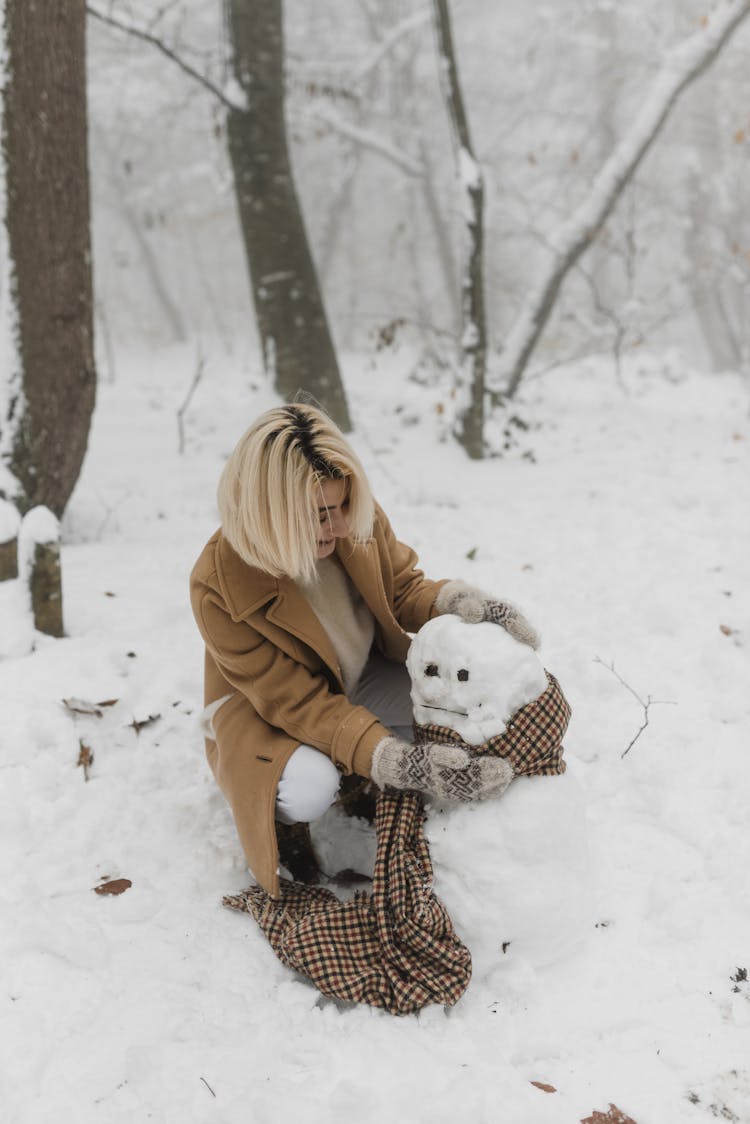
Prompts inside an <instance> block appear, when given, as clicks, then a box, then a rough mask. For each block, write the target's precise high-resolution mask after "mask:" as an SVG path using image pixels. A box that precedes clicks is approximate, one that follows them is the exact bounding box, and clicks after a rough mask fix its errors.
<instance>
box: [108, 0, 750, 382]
mask: <svg viewBox="0 0 750 1124" xmlns="http://www.w3.org/2000/svg"><path fill="white" fill-rule="evenodd" d="M106 10H109V11H111V12H113V13H116V14H117V15H118V16H120V17H122V18H123V20H124V21H125V22H131V23H133V24H135V25H136V26H138V27H146V26H147V27H149V28H150V29H151V30H152V31H153V33H154V34H156V35H158V36H159V37H160V38H161V39H163V41H164V42H165V43H166V44H168V45H169V46H171V47H172V48H174V50H175V51H176V52H177V53H178V54H180V55H181V57H184V58H186V59H187V60H188V61H189V62H190V63H191V64H192V65H193V66H195V67H196V68H197V69H198V70H200V71H201V72H202V73H205V74H206V75H207V76H208V77H210V79H211V80H212V81H213V82H215V83H216V84H217V85H218V86H219V87H221V86H222V85H223V84H224V82H226V81H227V80H228V77H229V74H228V70H227V62H226V50H225V47H224V46H223V41H222V25H221V7H220V5H218V4H216V5H205V4H189V3H179V4H166V5H162V6H161V8H160V9H159V13H157V14H156V15H155V14H154V6H153V5H150V4H141V5H140V6H139V5H138V4H137V3H134V2H130V3H120V4H111V5H110V6H109V9H106ZM705 14H706V8H705V5H701V4H700V3H680V4H672V3H665V4H659V5H658V6H656V7H654V6H653V5H648V4H643V3H634V2H626V3H621V4H617V5H615V4H610V3H596V2H570V3H569V2H567V0H555V2H554V3H552V4H550V3H535V4H532V5H524V6H519V5H517V4H514V3H505V2H502V0H501V2H493V3H484V4H481V3H459V4H457V5H455V7H454V9H453V25H454V35H455V39H456V47H457V52H458V56H459V65H460V74H461V80H462V84H463V87H464V96H465V101H466V105H467V112H468V114H469V119H470V126H471V130H472V135H473V140H474V147H475V150H476V156H477V158H478V160H479V162H480V163H481V165H482V166H483V168H484V171H485V175H486V179H487V189H486V208H487V212H486V238H487V250H486V284H487V304H488V308H489V314H490V321H491V339H492V341H493V343H494V346H495V348H498V347H499V346H500V345H501V343H502V340H503V337H504V334H505V333H506V332H507V331H508V329H509V327H510V326H511V325H512V323H513V321H514V318H515V316H516V315H517V313H518V309H519V305H520V302H521V300H522V298H523V295H524V293H525V291H526V289H527V287H528V286H529V284H530V282H531V279H532V278H533V276H534V271H535V269H536V268H537V266H538V263H539V262H540V260H541V259H542V256H543V254H544V248H545V240H546V239H547V238H548V237H549V236H550V234H551V232H552V231H553V230H554V229H555V228H556V226H558V225H559V224H560V222H561V220H562V219H563V218H564V217H565V216H566V215H567V214H568V213H569V212H570V211H571V209H573V208H574V207H575V206H577V205H578V203H579V202H580V201H581V200H582V198H583V196H584V194H585V191H586V189H587V187H588V185H589V184H590V182H591V180H592V178H593V176H594V174H595V173H596V172H597V170H598V169H599V168H600V167H601V165H602V164H603V162H604V161H605V159H606V158H607V156H609V155H610V153H611V151H612V150H613V147H614V146H615V145H616V143H617V141H618V139H619V138H620V137H621V136H622V134H623V133H624V131H625V129H626V127H627V125H628V124H629V123H630V122H631V121H632V119H633V116H634V114H635V112H636V111H637V109H638V108H639V104H640V102H641V100H642V98H643V95H644V90H645V89H647V88H648V85H649V82H650V80H651V79H652V78H653V76H654V74H655V72H656V71H657V69H658V67H659V65H660V62H661V59H662V57H663V55H664V53H665V51H666V49H667V48H668V46H669V45H671V44H673V43H674V42H676V41H678V40H679V39H681V38H683V37H685V36H686V35H688V34H689V33H690V32H691V31H694V30H695V29H696V27H698V26H699V25H700V20H701V18H702V17H703V16H705ZM285 29H286V36H287V60H288V70H287V117H288V123H289V136H290V139H291V145H292V155H293V162H294V170H295V175H296V178H297V184H298V190H299V194H300V198H301V200H302V204H303V209H304V214H305V219H306V222H307V226H308V232H309V236H310V239H311V242H312V246H313V250H314V256H315V260H316V263H317V265H318V270H319V274H320V278H321V284H322V287H323V290H324V295H325V300H326V305H327V309H328V312H329V316H330V319H331V323H332V328H333V332H334V336H335V339H336V342H337V343H338V345H339V347H340V348H343V349H360V348H365V349H368V348H369V349H372V348H373V346H377V344H378V343H381V344H382V343H384V342H386V341H388V340H390V339H391V338H392V336H393V335H394V332H395V333H396V334H399V335H405V336H406V337H407V338H409V339H410V340H414V339H416V340H417V341H418V345H419V346H420V347H423V348H424V349H425V350H427V351H428V352H431V353H434V352H437V354H438V355H439V356H443V355H444V353H445V351H446V349H447V348H448V340H449V338H450V336H451V335H453V336H454V337H455V336H457V335H458V334H459V332H460V304H459V299H460V276H459V269H460V254H461V248H460V242H459V240H460V236H461V221H460V215H459V214H458V204H459V200H458V192H457V187H456V176H455V171H454V160H453V155H452V147H451V135H450V129H449V122H448V121H447V118H446V112H445V107H444V103H443V99H442V96H441V93H440V87H439V81H438V74H437V53H436V48H435V36H434V32H433V28H432V26H431V17H430V11H429V9H428V8H427V7H425V6H424V5H420V4H408V3H402V2H390V0H384V2H383V3H377V4H375V3H366V2H363V3H349V4H342V3H340V2H339V3H335V2H333V3H316V4H315V5H309V4H304V3H295V2H294V0H292V2H289V3H287V4H286V5H285ZM747 45H748V29H747V27H743V28H740V29H739V30H738V32H737V33H736V37H735V40H734V41H733V42H732V44H731V46H729V47H728V49H727V50H726V51H725V53H724V56H723V57H722V58H721V59H720V60H719V61H718V62H717V64H716V65H715V66H713V67H712V68H711V69H710V70H709V72H708V73H707V74H706V75H705V76H703V77H701V78H700V80H699V81H698V82H697V83H696V84H695V85H694V87H693V88H692V89H690V90H688V91H687V92H686V93H685V95H684V98H683V100H682V102H681V103H680V105H679V106H678V108H677V109H676V110H675V112H674V114H673V116H672V118H671V120H670V121H669V122H668V123H667V126H666V129H665V131H664V133H663V135H662V136H661V137H660V138H659V140H658V142H657V143H656V145H655V147H654V149H653V151H652V152H651V153H650V154H649V155H648V157H647V159H646V161H645V162H644V164H643V165H642V167H641V168H640V170H639V171H638V173H637V174H636V177H635V182H634V183H633V184H632V185H631V186H630V187H628V188H627V189H626V191H625V194H624V196H623V198H622V199H621V200H620V203H619V205H618V207H617V208H616V211H615V214H614V215H613V216H612V218H611V219H610V221H609V222H608V223H607V225H606V228H605V230H604V232H603V235H602V236H601V237H600V238H599V239H598V240H597V243H596V245H595V246H594V247H593V249H592V251H591V253H590V254H589V255H588V257H587V258H586V259H584V260H583V261H582V262H581V266H580V269H578V270H576V271H574V273H573V275H572V276H571V277H570V278H569V280H568V283H567V285H566V286H565V287H564V290H563V293H562V295H561V298H560V300H559V302H558V307H557V311H556V314H555V317H554V321H553V323H552V324H551V326H550V328H549V330H548V331H547V333H546V334H545V338H544V340H543V345H542V348H541V350H540V354H539V355H538V357H537V358H536V363H535V365H536V366H538V367H542V366H547V365H549V364H550V363H556V362H557V363H559V362H561V361H563V360H567V359H570V358H573V357H576V356H580V355H582V354H590V353H592V352H595V353H600V352H607V353H610V354H612V353H613V352H614V351H615V350H617V349H619V350H629V349H636V348H651V349H668V348H669V347H672V346H677V345H679V346H680V348H681V349H682V350H683V351H684V352H685V353H686V355H687V356H688V357H689V359H690V361H691V362H694V363H695V364H696V365H698V366H700V367H702V368H704V369H707V370H710V369H717V368H719V369H722V368H727V367H735V368H736V367H738V366H740V365H742V364H747V362H748V351H749V349H750V344H749V343H748V330H749V329H748V324H749V323H750V308H749V307H748V286H749V284H750V256H749V254H750V250H749V246H750V230H749V229H748V227H749V224H750V216H749V215H748V206H747V193H748V188H747V170H748V148H749V146H750V118H748V108H747V107H748V101H749V99H748V86H749V85H750V78H748V73H747V67H746V65H745V61H746V57H747ZM89 51H90V61H89V69H90V118H91V122H90V128H91V170H92V188H93V200H94V206H93V215H94V243H95V267H96V279H97V312H98V317H99V327H100V336H101V339H100V346H102V345H103V344H105V343H106V340H109V341H110V345H111V348H112V349H113V351H114V349H115V346H116V344H117V343H118V342H120V341H132V340H134V339H142V340H147V341H148V342H149V343H151V344H159V343H168V342H170V341H174V340H175V339H184V338H186V337H187V336H190V337H191V338H193V339H211V340H212V341H217V340H218V341H220V342H221V344H222V345H223V346H224V347H226V348H227V350H231V351H232V352H233V353H235V354H237V355H238V356H242V355H248V356H253V355H254V352H253V346H254V340H253V317H252V315H251V297H250V292H249V289H248V282H247V276H246V269H245V264H244V260H243V254H242V247H241V239H240V237H239V235H238V228H237V219H236V214H235V205H234V199H233V190H232V181H231V172H230V168H229V166H228V160H227V151H226V141H225V135H224V129H223V124H222V121H223V107H222V106H221V104H219V103H218V101H217V99H216V98H214V97H212V95H211V94H210V92H208V91H207V90H206V89H205V88H203V87H202V86H201V85H199V84H198V83H197V82H194V81H191V80H190V79H189V78H188V77H187V76H186V75H185V74H184V73H183V72H181V71H180V70H179V69H178V68H177V67H176V66H175V65H174V64H173V63H170V61H169V60H168V59H166V58H165V57H164V56H163V55H161V54H159V53H158V52H157V51H155V50H154V49H153V48H149V46H148V45H147V44H144V43H143V42H139V41H138V40H135V39H133V38H131V37H128V36H127V35H123V34H121V33H118V32H117V31H115V30H113V29H111V28H108V27H106V26H104V25H101V24H99V23H98V22H97V21H90V25H89ZM102 361H103V375H104V377H110V378H111V377H114V373H115V372H114V369H113V368H114V363H115V358H114V354H109V355H105V356H103V357H102ZM248 361H249V362H252V359H248Z"/></svg>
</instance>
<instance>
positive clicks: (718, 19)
mask: <svg viewBox="0 0 750 1124" xmlns="http://www.w3.org/2000/svg"><path fill="white" fill-rule="evenodd" d="M748 14H750V0H722V2H721V3H719V4H718V5H717V7H716V8H715V10H714V12H713V14H712V16H711V17H710V18H706V19H705V20H704V21H703V22H702V24H701V27H700V28H699V30H698V31H697V32H695V33H694V34H693V35H691V36H690V37H689V38H688V39H686V40H684V41H683V42H682V43H680V44H678V45H677V46H676V47H673V48H672V49H671V50H670V51H669V52H668V53H667V55H666V56H665V58H664V62H663V64H662V66H661V69H660V70H659V73H658V74H657V76H656V78H655V79H654V81H653V83H652V85H651V89H650V91H649V92H648V94H647V96H646V98H645V101H644V103H643V106H642V108H641V111H640V113H639V114H638V115H637V117H636V118H635V120H634V121H633V124H632V126H631V127H630V129H629V130H628V132H627V133H626V134H625V136H624V137H623V139H622V140H621V142H620V144H619V145H618V146H617V148H616V149H615V151H614V152H613V154H612V156H611V157H610V158H609V160H607V162H606V163H605V165H604V167H603V168H602V169H601V171H600V172H599V174H598V175H597V176H596V178H595V180H594V182H593V184H592V185H591V189H590V191H589V193H588V195H587V197H586V198H585V199H584V201H583V203H582V204H581V205H580V206H579V207H578V209H577V210H576V211H575V212H574V213H573V215H571V217H570V219H569V220H568V221H567V222H565V223H563V225H562V226H561V227H560V228H559V229H558V230H557V231H556V233H555V234H554V235H553V236H552V238H551V239H550V241H551V244H552V247H553V256H552V259H551V260H550V261H549V262H548V263H547V264H546V266H545V267H544V270H543V271H542V273H541V276H540V277H539V278H538V280H537V281H536V283H535V284H534V286H533V287H532V290H531V292H530V293H529V295H528V296H527V298H526V301H525V302H524V305H523V307H522V310H521V312H520V315H519V317H518V320H517V321H516V324H515V325H514V327H513V328H512V330H511V332H510V333H509V335H508V338H507V340H506V343H505V348H504V351H503V354H502V356H501V358H500V363H499V366H498V375H499V379H500V385H498V386H497V387H496V388H495V389H496V390H498V391H500V392H501V393H504V394H506V395H507V396H509V397H512V395H513V394H514V393H515V392H516V390H517V389H518V385H519V383H520V381H521V378H522V376H523V373H524V370H525V368H526V364H527V362H528V360H529V357H530V356H531V353H532V351H533V350H534V348H535V346H536V344H537V342H538V340H539V337H540V335H541V333H542V331H543V329H544V327H545V324H546V323H547V320H548V318H549V316H550V313H551V312H552V309H553V308H554V305H555V301H556V298H557V294H558V292H559V290H560V287H561V285H562V283H563V281H564V279H565V277H566V276H567V274H568V273H569V271H570V269H571V268H572V266H573V265H574V264H575V263H576V261H577V260H578V258H579V257H580V255H581V254H582V253H583V252H584V251H585V250H586V249H587V248H588V247H589V246H590V245H591V243H592V242H593V240H594V238H595V237H596V235H597V234H598V232H599V230H600V229H601V227H602V226H603V224H604V223H605V221H606V220H607V218H608V217H609V215H610V213H611V212H612V210H613V209H614V207H615V205H616V203H617V200H618V199H619V197H620V195H621V194H622V191H623V189H624V188H625V187H626V185H627V184H628V183H629V182H630V180H631V179H632V177H633V174H634V173H635V171H636V169H637V168H638V166H639V164H640V163H641V161H642V160H643V158H644V156H645V155H646V153H647V152H648V150H649V149H650V148H651V146H652V144H653V143H654V141H655V140H656V138H657V136H658V135H659V133H660V131H661V129H662V128H663V126H664V123H665V122H666V120H667V118H668V117H669V114H670V113H671V111H672V109H673V108H674V106H675V104H676V102H677V100H678V99H679V97H680V95H681V94H682V93H683V92H684V90H685V89H687V87H688V86H689V85H690V84H691V83H692V82H694V81H695V79H696V78H698V77H699V75H701V74H702V73H703V72H704V71H705V70H706V69H707V68H708V67H709V66H710V65H711V63H712V62H713V61H714V59H715V58H716V57H717V55H718V54H719V52H720V51H721V49H722V48H723V47H724V45H725V44H726V43H727V41H728V40H729V39H730V37H731V36H732V34H733V33H734V31H736V29H737V27H738V26H739V25H740V23H742V21H743V20H744V19H745V18H746V17H747V16H748Z"/></svg>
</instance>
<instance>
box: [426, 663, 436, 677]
mask: <svg viewBox="0 0 750 1124" xmlns="http://www.w3.org/2000/svg"><path fill="white" fill-rule="evenodd" d="M424 673H425V675H437V674H438V666H437V664H436V663H428V664H427V667H426V668H425V669H424Z"/></svg>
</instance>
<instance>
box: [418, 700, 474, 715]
mask: <svg viewBox="0 0 750 1124" xmlns="http://www.w3.org/2000/svg"><path fill="white" fill-rule="evenodd" d="M422 707H423V708H424V709H425V710H442V712H443V714H459V715H460V716H461V718H468V717H469V712H468V711H467V710H451V708H450V707H449V706H432V705H431V704H430V703H422Z"/></svg>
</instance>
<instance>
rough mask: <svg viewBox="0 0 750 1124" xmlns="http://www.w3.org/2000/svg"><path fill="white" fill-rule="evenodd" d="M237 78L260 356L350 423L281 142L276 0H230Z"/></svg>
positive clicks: (231, 116) (288, 383) (231, 114)
mask: <svg viewBox="0 0 750 1124" xmlns="http://www.w3.org/2000/svg"><path fill="white" fill-rule="evenodd" d="M226 14H227V26H228V29H229V37H230V48H231V51H232V67H233V72H234V77H235V80H236V82H237V83H238V85H239V87H240V89H241V90H242V92H243V94H244V97H245V101H246V107H243V108H238V107H236V106H233V107H231V108H230V109H229V111H228V114H227V131H228V137H229V154H230V159H231V161H232V167H233V169H234V178H235V191H236V196H237V206H238V210H239V216H240V223H241V226H242V235H243V238H244V242H245V251H246V255H247V261H248V266H249V270H250V278H251V282H252V289H253V298H254V301H255V313H256V317H257V320H258V328H259V331H260V337H261V343H262V347H263V359H264V363H265V366H266V370H267V371H268V372H269V373H270V374H272V376H273V378H274V381H275V385H276V387H277V389H278V390H279V392H280V393H281V394H282V395H283V396H284V397H286V398H291V397H293V396H294V395H295V394H296V393H297V392H298V391H299V390H305V391H307V392H309V393H311V394H312V395H313V396H314V397H315V398H316V399H317V400H318V401H319V402H320V403H321V405H322V406H323V407H324V408H325V409H326V410H327V411H328V413H329V414H330V415H331V417H332V418H333V419H334V421H336V422H337V424H338V425H339V426H340V427H341V428H342V429H344V430H348V429H350V428H351V424H350V421H349V412H348V408H347V404H346V397H345V395H344V388H343V386H342V383H341V375H340V372H339V367H338V362H337V359H336V352H335V350H334V346H333V341H332V339H331V333H330V330H329V326H328V320H327V318H326V313H325V309H324V307H323V300H322V297H321V294H320V287H319V285H318V278H317V274H316V271H315V265H314V263H313V259H312V255H311V253H310V247H309V243H308V239H307V233H306V230H305V224H304V220H303V218H302V212H301V210H300V205H299V200H298V198H297V192H296V189H295V184H294V178H293V175H292V168H291V162H290V158H289V151H288V147H287V137H286V122H285V117H284V37H283V10H282V2H281V0H226Z"/></svg>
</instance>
